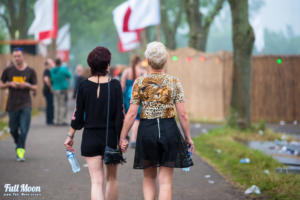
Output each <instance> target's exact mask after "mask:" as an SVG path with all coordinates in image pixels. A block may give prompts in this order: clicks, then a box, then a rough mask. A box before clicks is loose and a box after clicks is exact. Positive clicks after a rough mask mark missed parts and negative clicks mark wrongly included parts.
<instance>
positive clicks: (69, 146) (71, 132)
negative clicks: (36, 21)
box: [64, 127, 76, 152]
mask: <svg viewBox="0 0 300 200" xmlns="http://www.w3.org/2000/svg"><path fill="white" fill-rule="evenodd" d="M75 132H76V130H75V129H73V128H72V127H70V130H69V133H68V136H67V138H66V140H65V142H64V146H65V147H66V149H68V150H69V151H72V152H73V151H74V148H73V147H72V146H73V144H74V141H73V138H74V136H75Z"/></svg>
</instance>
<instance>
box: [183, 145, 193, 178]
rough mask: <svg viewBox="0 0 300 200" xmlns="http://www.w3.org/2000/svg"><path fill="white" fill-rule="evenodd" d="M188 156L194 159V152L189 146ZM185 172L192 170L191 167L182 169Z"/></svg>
mask: <svg viewBox="0 0 300 200" xmlns="http://www.w3.org/2000/svg"><path fill="white" fill-rule="evenodd" d="M188 156H189V158H191V157H192V152H191V146H190V145H189V146H188ZM181 170H182V171H183V172H189V171H190V170H191V167H185V168H182V169H181Z"/></svg>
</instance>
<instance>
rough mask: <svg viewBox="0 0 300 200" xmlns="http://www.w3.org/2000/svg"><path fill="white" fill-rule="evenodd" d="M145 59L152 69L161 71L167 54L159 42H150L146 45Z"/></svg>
mask: <svg viewBox="0 0 300 200" xmlns="http://www.w3.org/2000/svg"><path fill="white" fill-rule="evenodd" d="M145 57H146V59H147V60H148V63H149V65H150V66H151V67H152V68H153V69H162V68H163V67H164V65H165V64H166V62H167V59H168V52H167V50H166V47H165V45H164V44H163V43H161V42H151V43H149V44H148V45H147V49H146V51H145Z"/></svg>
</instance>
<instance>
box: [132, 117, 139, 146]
mask: <svg viewBox="0 0 300 200" xmlns="http://www.w3.org/2000/svg"><path fill="white" fill-rule="evenodd" d="M139 124H140V120H135V121H134V123H133V126H132V132H131V137H130V142H136V136H137V132H138V127H139Z"/></svg>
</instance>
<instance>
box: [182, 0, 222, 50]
mask: <svg viewBox="0 0 300 200" xmlns="http://www.w3.org/2000/svg"><path fill="white" fill-rule="evenodd" d="M224 1H225V0H216V2H215V4H214V5H213V6H212V7H211V6H210V5H211V1H200V0H184V9H185V13H186V16H187V21H188V24H189V27H190V33H189V46H190V47H193V48H195V49H198V50H200V51H205V50H206V42H207V37H208V32H209V27H210V25H211V23H212V22H213V20H214V18H215V16H216V15H217V14H218V13H219V11H220V10H221V8H222V6H223V3H224ZM200 6H203V7H207V8H208V9H209V10H210V11H209V12H208V14H207V15H205V14H204V13H203V12H201V11H200Z"/></svg>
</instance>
